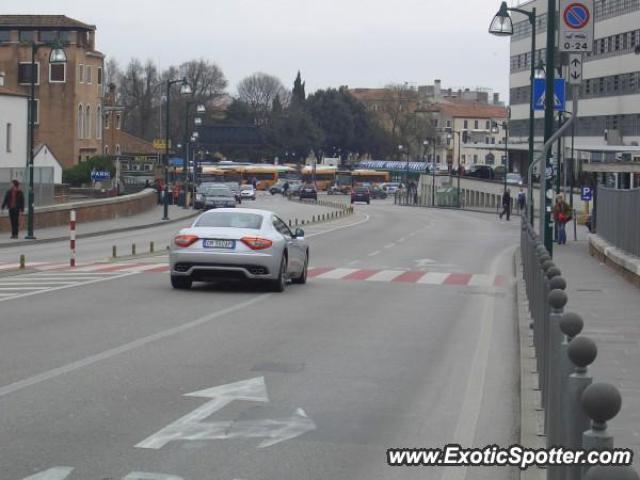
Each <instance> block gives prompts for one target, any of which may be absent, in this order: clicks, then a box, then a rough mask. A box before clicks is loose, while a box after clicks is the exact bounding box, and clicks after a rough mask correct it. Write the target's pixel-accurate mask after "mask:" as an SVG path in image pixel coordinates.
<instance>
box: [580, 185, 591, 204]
mask: <svg viewBox="0 0 640 480" xmlns="http://www.w3.org/2000/svg"><path fill="white" fill-rule="evenodd" d="M581 198H582V201H583V202H590V201H591V200H593V190H591V187H582V195H581Z"/></svg>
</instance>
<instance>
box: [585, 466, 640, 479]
mask: <svg viewBox="0 0 640 480" xmlns="http://www.w3.org/2000/svg"><path fill="white" fill-rule="evenodd" d="M584 480H640V476H639V475H638V472H636V471H635V470H634V469H633V468H632V467H627V466H614V465H607V466H603V465H597V466H595V467H591V468H590V469H589V471H588V472H587V474H586V475H585V477H584Z"/></svg>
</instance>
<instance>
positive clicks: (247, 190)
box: [240, 185, 256, 200]
mask: <svg viewBox="0 0 640 480" xmlns="http://www.w3.org/2000/svg"><path fill="white" fill-rule="evenodd" d="M240 198H242V199H243V200H255V199H256V190H255V189H254V188H253V185H242V186H241V187H240Z"/></svg>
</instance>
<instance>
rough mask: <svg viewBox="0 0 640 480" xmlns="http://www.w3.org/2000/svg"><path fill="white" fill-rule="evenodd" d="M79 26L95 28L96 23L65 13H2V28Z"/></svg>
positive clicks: (80, 28)
mask: <svg viewBox="0 0 640 480" xmlns="http://www.w3.org/2000/svg"><path fill="white" fill-rule="evenodd" d="M3 27H4V28H7V27H9V28H33V29H36V30H37V29H39V28H77V29H79V30H95V29H96V27H95V25H89V24H87V23H83V22H79V21H78V20H74V19H73V18H69V17H67V16H65V15H0V28H3Z"/></svg>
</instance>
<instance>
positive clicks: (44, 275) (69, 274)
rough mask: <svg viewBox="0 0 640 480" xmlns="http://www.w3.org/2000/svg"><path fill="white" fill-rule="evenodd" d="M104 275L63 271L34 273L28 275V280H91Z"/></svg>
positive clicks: (103, 273) (107, 273)
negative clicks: (58, 278)
mask: <svg viewBox="0 0 640 480" xmlns="http://www.w3.org/2000/svg"><path fill="white" fill-rule="evenodd" d="M105 275H109V272H106V273H105V272H102V273H94V272H86V273H83V272H78V271H76V270H65V271H63V272H57V273H48V272H47V273H44V272H42V273H41V272H34V273H31V274H29V277H30V278H35V277H39V278H54V277H65V278H67V277H77V278H87V279H91V278H97V277H103V276H105Z"/></svg>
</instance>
